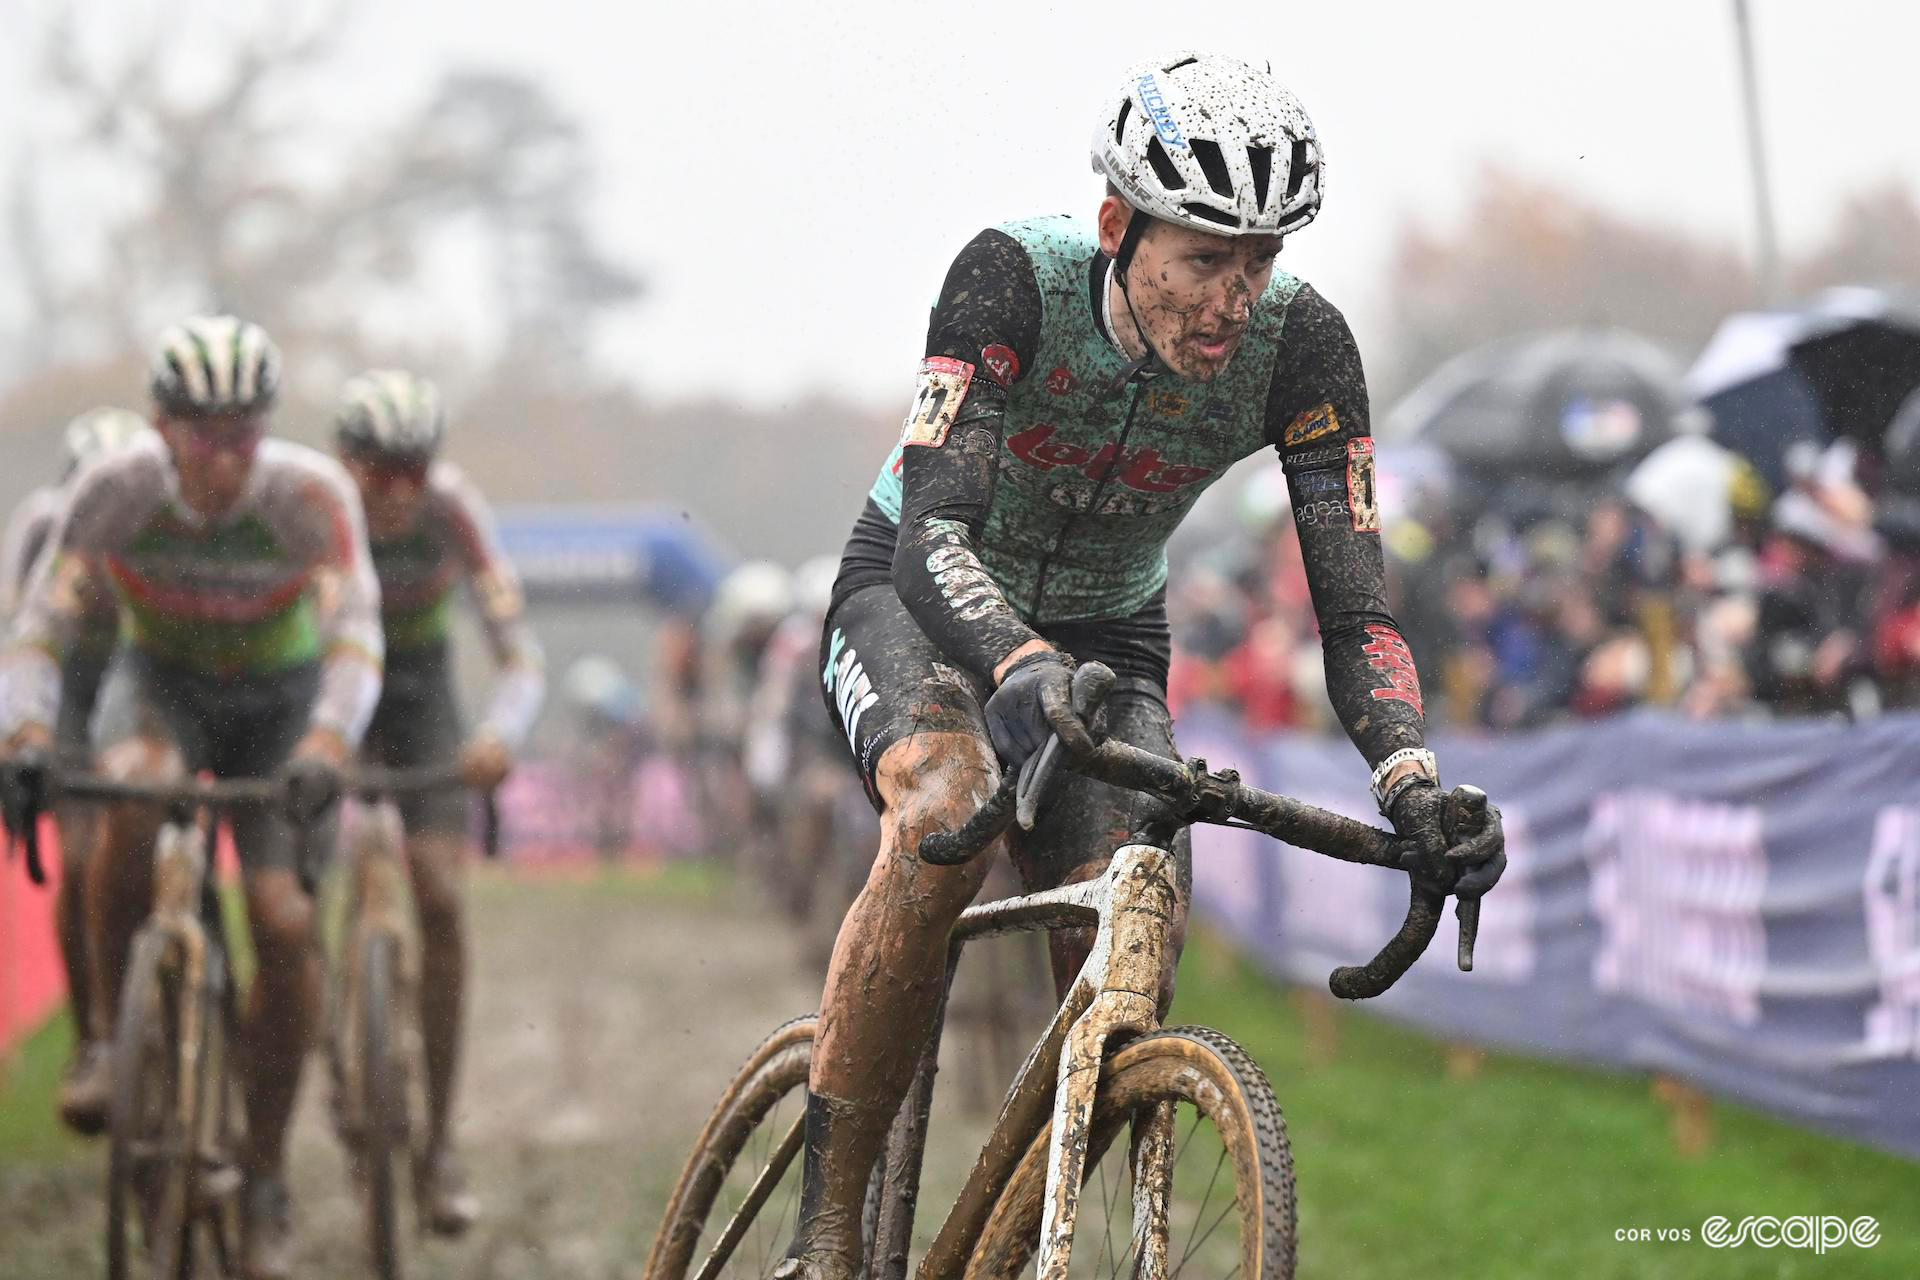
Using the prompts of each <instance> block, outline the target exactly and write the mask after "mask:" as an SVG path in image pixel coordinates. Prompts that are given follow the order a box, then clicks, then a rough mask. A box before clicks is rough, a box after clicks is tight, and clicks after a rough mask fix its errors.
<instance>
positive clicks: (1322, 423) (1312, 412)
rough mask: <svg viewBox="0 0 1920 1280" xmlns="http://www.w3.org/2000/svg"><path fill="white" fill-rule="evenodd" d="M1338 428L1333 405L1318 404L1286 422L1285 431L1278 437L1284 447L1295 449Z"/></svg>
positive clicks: (1338, 423) (1338, 422)
mask: <svg viewBox="0 0 1920 1280" xmlns="http://www.w3.org/2000/svg"><path fill="white" fill-rule="evenodd" d="M1339 429H1340V419H1339V418H1338V417H1337V416H1335V414H1334V412H1333V406H1332V405H1331V404H1323V405H1319V406H1317V407H1315V408H1312V409H1308V410H1307V411H1306V412H1305V413H1302V414H1301V415H1300V416H1299V417H1297V418H1295V419H1294V420H1293V421H1292V422H1289V423H1288V424H1287V429H1286V431H1285V432H1284V433H1283V434H1282V435H1281V437H1280V445H1281V447H1282V448H1285V449H1295V448H1298V447H1299V446H1301V445H1303V444H1305V443H1307V442H1308V441H1309V440H1318V439H1320V438H1321V437H1322V436H1330V435H1332V434H1333V433H1334V432H1336V431H1338V430H1339Z"/></svg>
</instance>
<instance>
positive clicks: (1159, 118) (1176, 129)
mask: <svg viewBox="0 0 1920 1280" xmlns="http://www.w3.org/2000/svg"><path fill="white" fill-rule="evenodd" d="M1135 86H1136V87H1137V88H1138V89H1139V91H1140V105H1141V106H1142V107H1144V108H1145V109H1146V113H1147V116H1148V118H1149V119H1151V120H1152V121H1153V129H1154V132H1155V133H1157V134H1159V135H1160V141H1162V142H1164V143H1166V144H1167V145H1168V146H1170V147H1184V146H1186V145H1187V140H1186V139H1185V138H1183V137H1181V136H1180V126H1179V125H1177V124H1175V123H1174V122H1173V112H1171V111H1169V110H1167V100H1166V99H1165V98H1163V97H1161V96H1160V82H1159V81H1157V80H1155V79H1154V78H1153V73H1152V72H1151V71H1149V72H1148V73H1147V74H1146V75H1143V76H1141V77H1140V79H1139V80H1137V81H1135Z"/></svg>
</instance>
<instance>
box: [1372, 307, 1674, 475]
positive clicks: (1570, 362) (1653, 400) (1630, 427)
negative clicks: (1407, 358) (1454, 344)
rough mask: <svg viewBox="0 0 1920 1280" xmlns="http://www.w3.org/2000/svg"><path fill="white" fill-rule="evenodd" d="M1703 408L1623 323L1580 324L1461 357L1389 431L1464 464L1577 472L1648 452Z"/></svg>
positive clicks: (1427, 384)
mask: <svg viewBox="0 0 1920 1280" xmlns="http://www.w3.org/2000/svg"><path fill="white" fill-rule="evenodd" d="M1696 413H1697V410H1695V409H1694V408H1693V404H1692V400H1691V397H1689V396H1688V394H1687V391H1686V388H1685V386H1684V384H1683V383H1682V381H1681V377H1680V369H1679V366H1678V365H1677V364H1675V363H1674V361H1673V360H1672V359H1671V358H1670V357H1669V356H1668V355H1667V354H1666V352H1664V351H1662V350H1661V349H1660V348H1659V347H1657V346H1655V345H1653V344H1652V343H1651V342H1648V341H1647V340H1646V339H1644V338H1642V337H1639V336H1638V335H1636V334H1633V333H1628V332H1626V331H1624V330H1619V329H1571V330H1565V331H1560V332H1555V333H1547V334H1542V335H1538V336H1535V337H1529V338H1521V339H1515V340H1511V341H1507V342H1499V343H1494V344H1493V345H1491V346H1487V347H1482V348H1479V349H1478V350H1475V351H1470V352H1467V353H1466V354H1465V355H1462V356H1457V357H1455V358H1454V359H1452V360H1450V361H1448V362H1447V363H1446V364H1444V365H1442V366H1441V367H1440V368H1439V369H1438V370H1436V371H1435V372H1434V373H1433V374H1432V375H1431V376H1429V377H1428V378H1427V379H1426V381H1424V382H1422V383H1421V384H1420V385H1419V386H1418V387H1416V388H1415V389H1414V391H1413V392H1412V394H1410V395H1409V396H1407V398H1406V399H1405V400H1403V401H1401V403H1400V404H1399V405H1398V406H1396V407H1395V409H1394V410H1393V412H1392V413H1391V414H1389V415H1388V416H1387V419H1386V421H1385V423H1384V424H1383V425H1382V431H1381V434H1382V435H1383V436H1385V437H1387V438H1389V439H1403V438H1417V439H1418V440H1419V441H1420V442H1421V443H1423V444H1428V445H1433V446H1435V447H1437V448H1439V449H1441V450H1443V451H1445V452H1446V453H1447V455H1448V456H1449V457H1451V458H1453V459H1454V460H1455V461H1457V462H1459V463H1460V464H1461V465H1463V466H1465V467H1467V468H1469V469H1475V470H1481V471H1487V470H1497V471H1499V472H1500V473H1501V474H1502V475H1504V476H1511V475H1516V474H1527V475H1536V476H1545V477H1560V476H1566V477H1575V476H1585V475H1591V474H1593V473H1596V472H1600V471H1604V470H1607V469H1608V468H1611V467H1613V466H1615V465H1617V464H1619V463H1621V462H1627V461H1631V460H1633V459H1636V458H1639V457H1642V456H1644V455H1645V454H1646V453H1647V452H1648V451H1649V450H1651V449H1653V448H1654V447H1655V446H1657V445H1660V444H1662V443H1664V442H1666V441H1668V440H1670V439H1672V438H1673V437H1674V436H1675V435H1676V434H1678V433H1679V432H1680V431H1681V430H1683V429H1684V427H1685V425H1686V424H1688V421H1689V419H1690V418H1691V417H1692V416H1693V415H1695V414H1696Z"/></svg>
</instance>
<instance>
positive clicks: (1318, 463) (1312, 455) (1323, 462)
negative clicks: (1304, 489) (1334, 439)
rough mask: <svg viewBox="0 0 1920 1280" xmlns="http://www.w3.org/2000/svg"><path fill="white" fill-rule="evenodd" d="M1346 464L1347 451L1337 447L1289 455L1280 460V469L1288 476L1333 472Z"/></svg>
mask: <svg viewBox="0 0 1920 1280" xmlns="http://www.w3.org/2000/svg"><path fill="white" fill-rule="evenodd" d="M1346 464H1347V451H1346V450H1345V449H1344V448H1340V447H1338V446H1336V447H1334V448H1331V449H1306V450H1303V451H1302V452H1300V453H1290V454H1288V455H1287V456H1286V457H1284V458H1282V459H1281V460H1280V469H1281V470H1282V471H1284V472H1286V473H1287V474H1288V475H1290V476H1297V475H1300V474H1302V473H1304V472H1308V471H1333V470H1337V469H1338V468H1341V467H1344V466H1346Z"/></svg>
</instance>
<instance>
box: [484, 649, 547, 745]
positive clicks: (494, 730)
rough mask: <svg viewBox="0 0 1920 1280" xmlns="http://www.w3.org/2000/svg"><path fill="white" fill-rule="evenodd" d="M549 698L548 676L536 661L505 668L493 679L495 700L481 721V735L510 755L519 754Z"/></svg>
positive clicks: (512, 664) (488, 704) (518, 662)
mask: <svg viewBox="0 0 1920 1280" xmlns="http://www.w3.org/2000/svg"><path fill="white" fill-rule="evenodd" d="M546 696H547V677H546V672H545V671H544V670H543V669H542V668H541V666H540V663H539V662H538V660H537V658H536V659H535V660H532V661H517V662H511V663H508V664H506V665H504V666H502V667H501V668H500V670H499V672H498V673H497V674H496V675H495V677H494V685H493V697H492V698H491V699H489V700H488V702H487V713H486V715H484V716H483V717H481V720H480V732H481V733H482V734H485V735H487V736H489V737H492V738H496V739H498V740H499V742H500V743H501V745H503V746H505V747H506V748H507V749H508V750H509V751H517V750H519V749H520V744H521V743H523V742H525V741H526V740H527V734H528V733H529V732H530V731H531V730H532V729H533V722H534V721H535V720H537V719H539V718H540V707H541V704H542V703H544V702H545V701H546Z"/></svg>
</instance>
